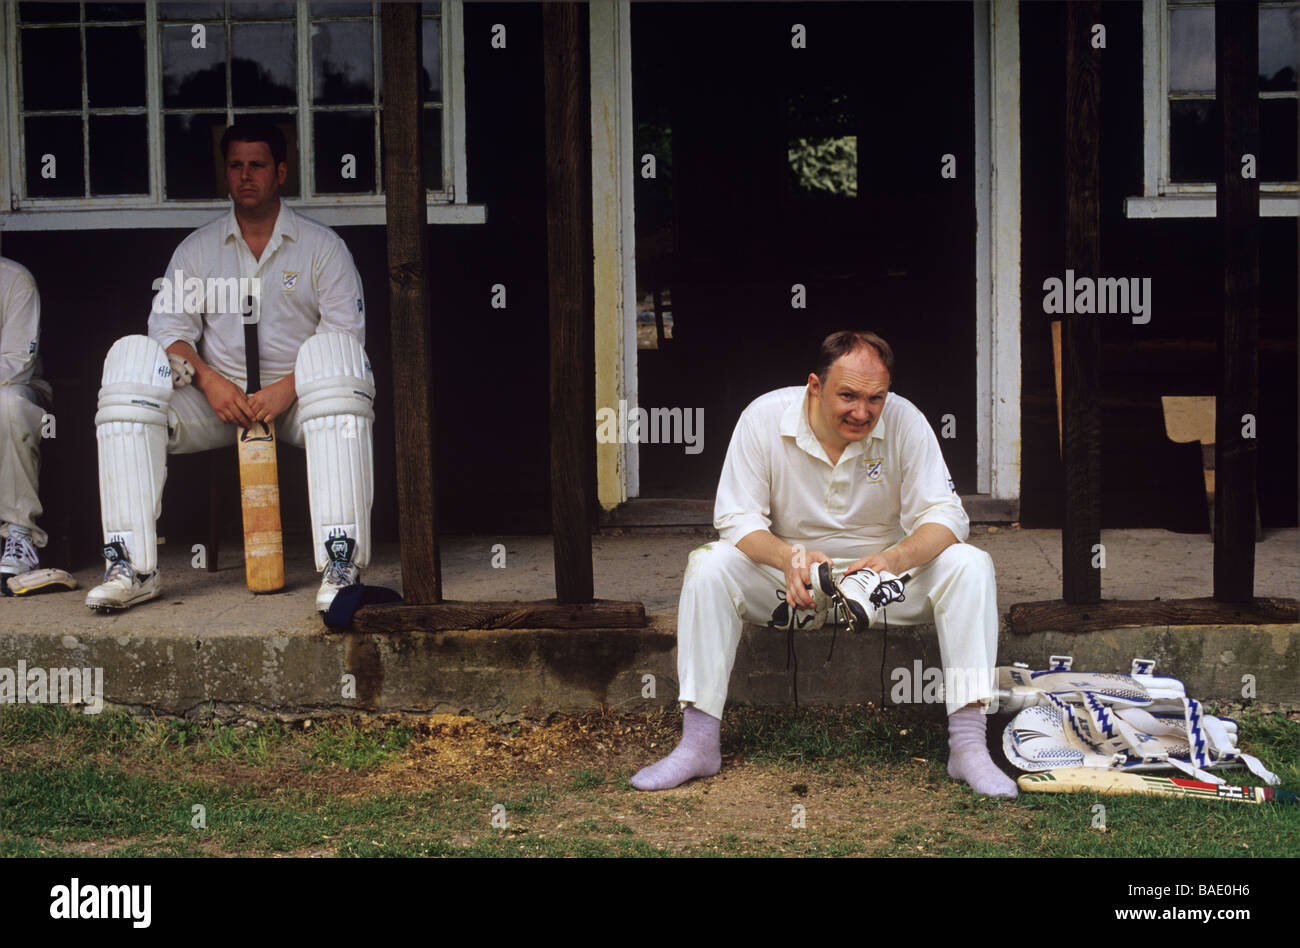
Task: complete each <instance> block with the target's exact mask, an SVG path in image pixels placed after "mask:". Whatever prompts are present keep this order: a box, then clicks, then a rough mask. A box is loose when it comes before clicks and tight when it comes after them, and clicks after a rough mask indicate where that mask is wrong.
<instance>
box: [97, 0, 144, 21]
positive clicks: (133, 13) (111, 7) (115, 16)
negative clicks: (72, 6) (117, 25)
mask: <svg viewBox="0 0 1300 948" xmlns="http://www.w3.org/2000/svg"><path fill="white" fill-rule="evenodd" d="M143 19H144V4H143V3H87V4H86V21H87V22H90V21H92V20H101V21H103V20H143Z"/></svg>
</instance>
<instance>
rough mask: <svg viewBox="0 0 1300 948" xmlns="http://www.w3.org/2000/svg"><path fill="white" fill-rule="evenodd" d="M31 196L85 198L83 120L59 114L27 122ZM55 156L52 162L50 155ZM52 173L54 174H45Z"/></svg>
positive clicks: (26, 139) (26, 140)
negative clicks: (82, 143) (82, 175)
mask: <svg viewBox="0 0 1300 948" xmlns="http://www.w3.org/2000/svg"><path fill="white" fill-rule="evenodd" d="M24 125H25V127H24V131H25V133H26V134H25V138H24V144H25V146H26V149H25V150H26V153H27V196H28V197H82V196H84V194H85V188H84V186H83V181H82V177H81V119H80V118H77V117H76V116H70V115H59V116H49V117H46V118H29V119H28V120H27V121H26V122H25V123H24ZM51 155H52V156H53V163H52V164H51V162H50V160H49V158H48V157H47V156H51ZM46 174H52V175H53V177H45V175H46Z"/></svg>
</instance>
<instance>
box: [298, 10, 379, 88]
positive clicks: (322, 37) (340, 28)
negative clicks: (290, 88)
mask: <svg viewBox="0 0 1300 948" xmlns="http://www.w3.org/2000/svg"><path fill="white" fill-rule="evenodd" d="M370 27H371V24H370V23H313V24H312V28H311V32H312V36H311V75H312V102H313V103H315V104H316V105H358V104H361V103H365V104H370V103H373V102H374V101H375V89H374V82H375V58H374V55H373V53H374V50H373V47H372V46H371V38H370V37H371V34H370Z"/></svg>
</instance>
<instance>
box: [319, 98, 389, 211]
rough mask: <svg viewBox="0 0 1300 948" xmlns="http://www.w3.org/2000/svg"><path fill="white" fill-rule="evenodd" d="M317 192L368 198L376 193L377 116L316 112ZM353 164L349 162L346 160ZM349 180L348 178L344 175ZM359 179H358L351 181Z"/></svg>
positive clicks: (357, 113) (370, 114) (372, 114)
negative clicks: (368, 195) (349, 157)
mask: <svg viewBox="0 0 1300 948" xmlns="http://www.w3.org/2000/svg"><path fill="white" fill-rule="evenodd" d="M312 120H313V122H314V123H315V136H316V165H315V167H316V192H317V193H318V194H366V193H373V192H374V190H375V120H374V113H373V112H314V113H312ZM349 155H350V156H351V158H352V160H350V161H349V160H347V158H346V156H349ZM345 173H346V174H348V175H349V177H344V174H345ZM351 175H355V177H351Z"/></svg>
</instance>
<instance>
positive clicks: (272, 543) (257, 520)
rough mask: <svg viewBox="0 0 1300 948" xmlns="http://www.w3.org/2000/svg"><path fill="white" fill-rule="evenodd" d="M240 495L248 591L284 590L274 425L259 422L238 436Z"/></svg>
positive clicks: (278, 479)
mask: <svg viewBox="0 0 1300 948" xmlns="http://www.w3.org/2000/svg"><path fill="white" fill-rule="evenodd" d="M239 491H240V499H241V503H242V506H243V508H244V573H245V578H246V580H247V582H248V588H249V590H250V591H252V592H255V593H268V592H278V591H279V590H281V589H283V588H284V540H283V537H282V535H281V532H280V474H279V470H278V468H277V466H276V461H275V424H274V423H273V422H260V421H259V422H257V423H256V424H254V425H253V426H252V427H250V428H244V429H241V430H240V432H239Z"/></svg>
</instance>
